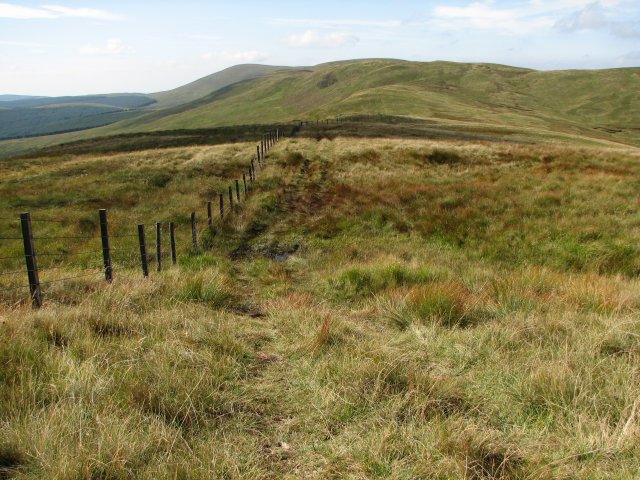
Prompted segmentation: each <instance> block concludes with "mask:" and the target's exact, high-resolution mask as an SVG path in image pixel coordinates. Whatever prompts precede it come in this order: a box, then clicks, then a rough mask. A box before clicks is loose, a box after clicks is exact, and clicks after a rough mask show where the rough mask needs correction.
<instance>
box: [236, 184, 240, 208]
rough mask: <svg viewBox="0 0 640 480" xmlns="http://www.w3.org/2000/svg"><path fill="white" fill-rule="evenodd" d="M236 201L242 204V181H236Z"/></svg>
mask: <svg viewBox="0 0 640 480" xmlns="http://www.w3.org/2000/svg"><path fill="white" fill-rule="evenodd" d="M236 200H238V204H240V181H239V180H236Z"/></svg>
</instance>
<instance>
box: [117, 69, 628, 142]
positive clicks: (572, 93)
mask: <svg viewBox="0 0 640 480" xmlns="http://www.w3.org/2000/svg"><path fill="white" fill-rule="evenodd" d="M639 89H640V69H618V70H601V71H567V72H537V71H532V70H525V69H518V68H512V67H506V66H500V65H484V64H456V63H448V62H433V63H418V62H401V61H394V60H371V61H356V62H340V63H334V64H326V65H320V66H317V67H314V68H311V69H306V70H296V71H291V72H287V71H285V72H277V73H274V74H272V75H269V76H268V77H265V78H260V79H257V80H254V81H252V82H250V83H245V84H242V85H238V86H237V87H236V88H234V89H233V90H232V91H230V92H229V93H228V94H227V95H225V96H224V97H222V98H219V97H218V98H215V99H212V102H210V103H208V104H205V105H200V106H195V107H196V108H192V109H189V110H187V111H184V112H181V113H176V114H171V115H168V116H165V117H164V118H161V119H153V121H152V122H148V121H147V119H145V118H140V119H137V120H136V121H134V122H132V123H129V124H128V125H127V128H137V129H145V130H146V129H159V130H168V129H172V128H196V127H204V126H205V125H206V126H215V125H222V124H229V123H253V122H256V123H260V122H275V121H285V120H292V119H296V118H327V117H333V116H337V115H353V114H373V113H380V114H387V115H406V116H411V117H417V118H423V119H431V120H435V121H444V122H454V123H459V124H463V125H476V124H485V125H486V124H491V125H496V126H511V127H516V128H521V129H532V130H536V131H540V132H548V133H552V132H557V131H559V132H565V133H573V134H580V135H583V136H593V137H601V138H609V139H615V140H620V141H622V142H631V143H637V142H639V141H640V130H638V129H637V125H638V114H637V112H638V107H640V98H639V97H638V96H637V95H635V93H634V92H636V91H638V90H639Z"/></svg>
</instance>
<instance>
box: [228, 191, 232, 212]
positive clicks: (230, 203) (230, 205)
mask: <svg viewBox="0 0 640 480" xmlns="http://www.w3.org/2000/svg"><path fill="white" fill-rule="evenodd" d="M232 211H233V189H232V188H231V186H229V212H232Z"/></svg>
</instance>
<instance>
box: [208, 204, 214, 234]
mask: <svg viewBox="0 0 640 480" xmlns="http://www.w3.org/2000/svg"><path fill="white" fill-rule="evenodd" d="M207 221H208V222H209V228H211V227H213V212H212V211H211V202H207Z"/></svg>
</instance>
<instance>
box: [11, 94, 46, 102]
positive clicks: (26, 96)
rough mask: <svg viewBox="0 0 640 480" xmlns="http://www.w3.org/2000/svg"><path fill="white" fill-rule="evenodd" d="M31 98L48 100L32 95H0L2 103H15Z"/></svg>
mask: <svg viewBox="0 0 640 480" xmlns="http://www.w3.org/2000/svg"><path fill="white" fill-rule="evenodd" d="M30 98H46V97H37V96H32V95H0V102H15V101H16V100H27V99H30Z"/></svg>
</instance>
